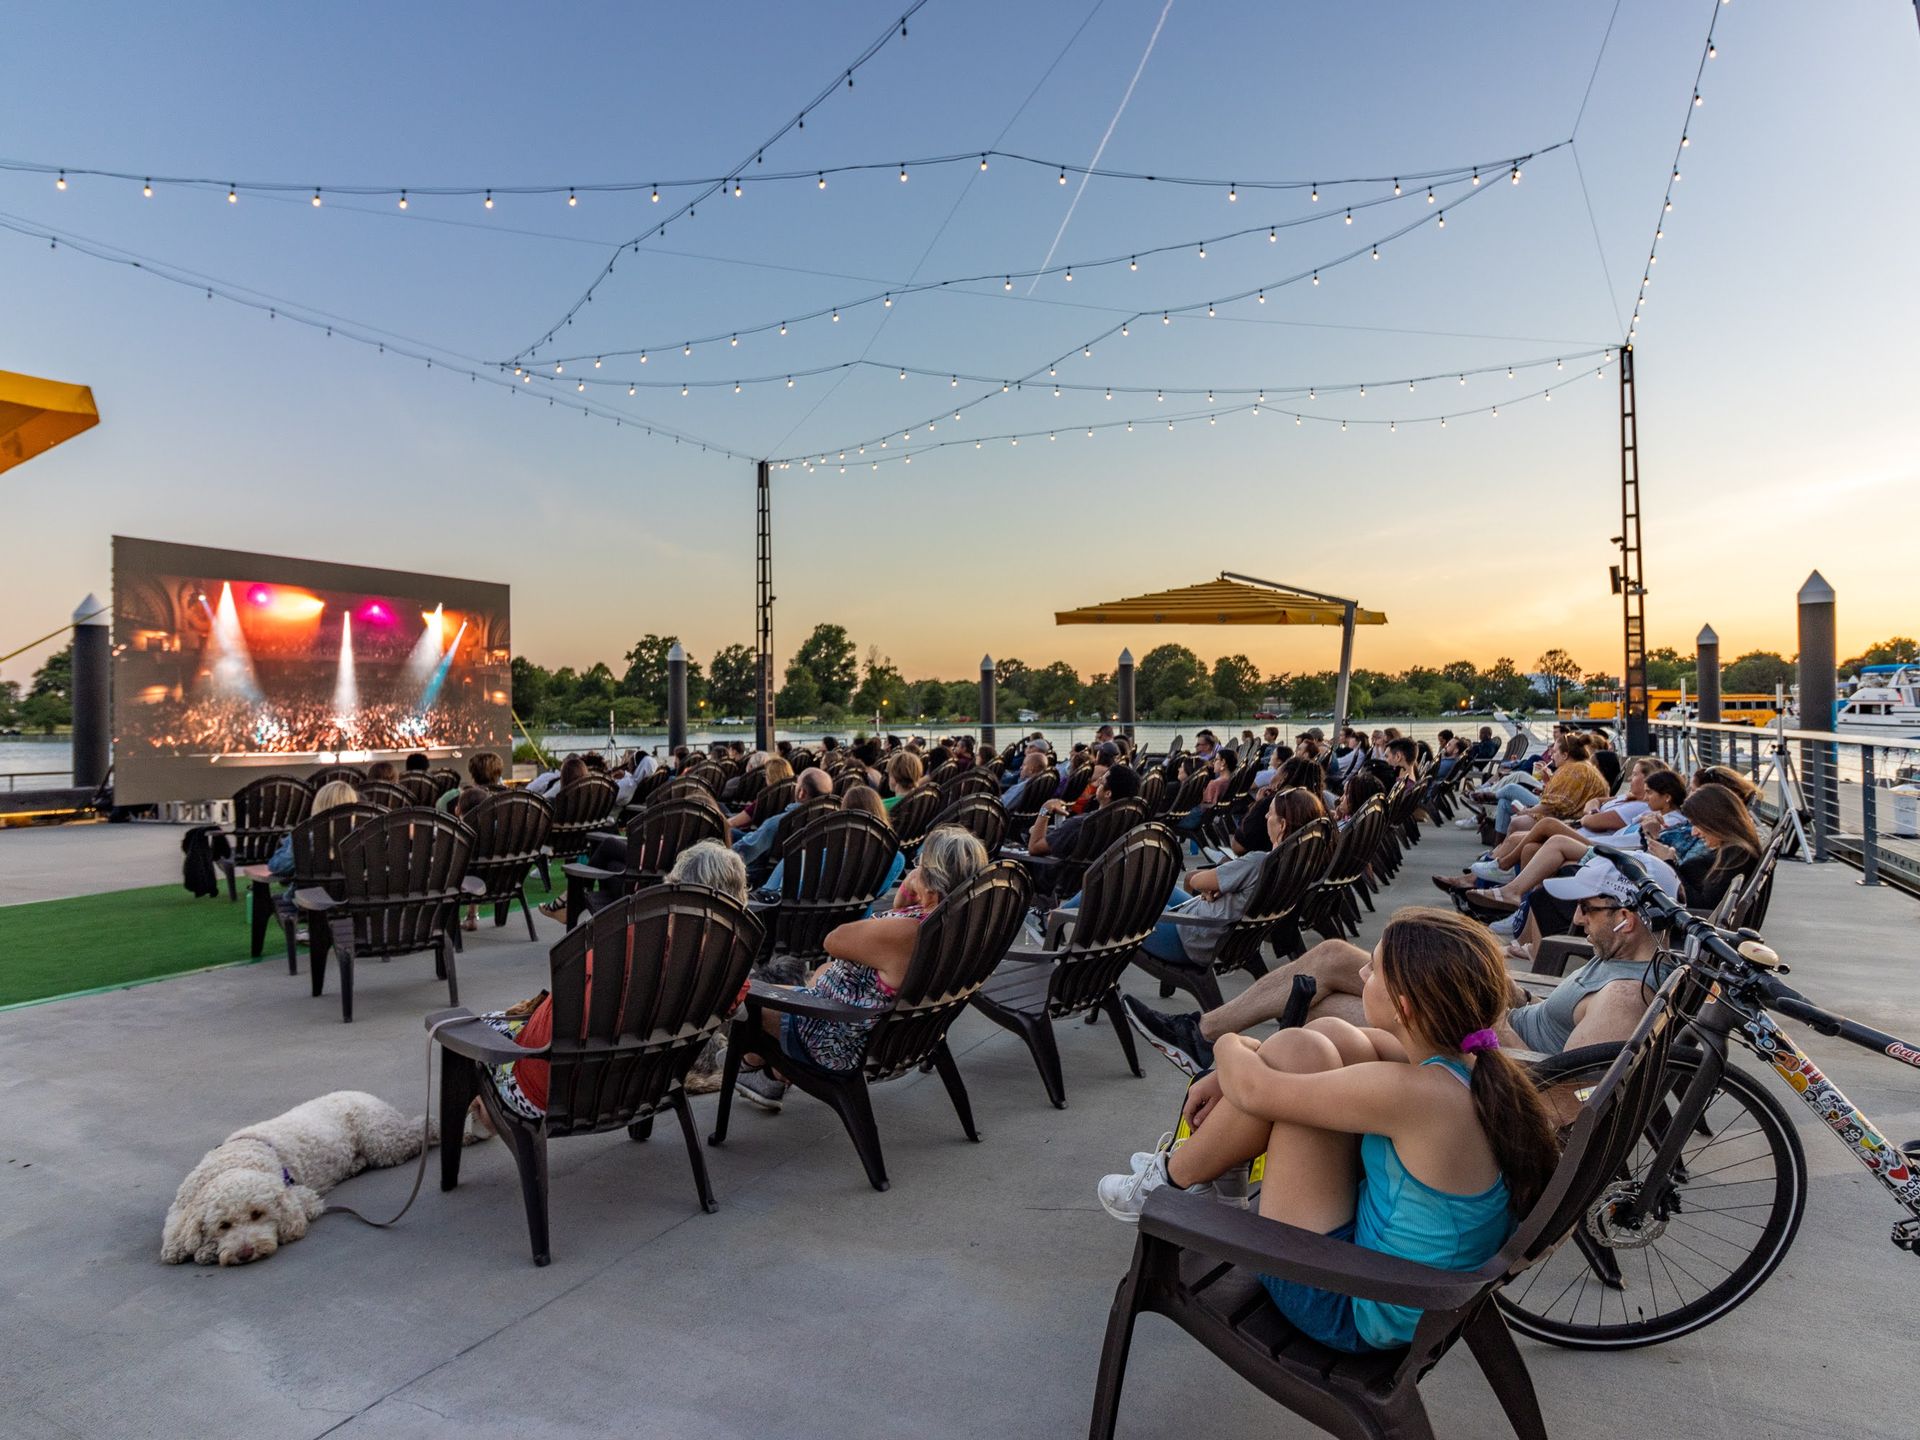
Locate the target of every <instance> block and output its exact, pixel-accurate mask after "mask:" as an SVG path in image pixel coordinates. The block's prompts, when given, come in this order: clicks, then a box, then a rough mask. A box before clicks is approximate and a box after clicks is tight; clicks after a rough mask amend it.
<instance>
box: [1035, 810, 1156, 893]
mask: <svg viewBox="0 0 1920 1440" xmlns="http://www.w3.org/2000/svg"><path fill="white" fill-rule="evenodd" d="M1146 819H1147V809H1146V806H1144V805H1142V804H1141V803H1140V801H1139V799H1138V798H1137V797H1136V798H1134V799H1130V800H1114V801H1110V802H1109V803H1107V804H1105V805H1102V806H1101V807H1100V808H1099V809H1097V810H1090V811H1088V812H1087V819H1086V823H1085V824H1084V825H1082V826H1081V827H1080V833H1079V834H1078V835H1076V836H1075V837H1074V841H1073V853H1072V854H1071V855H1067V856H1063V857H1042V858H1043V860H1047V861H1049V862H1050V863H1048V864H1046V865H1044V866H1043V868H1042V870H1041V872H1040V873H1039V874H1038V875H1037V876H1036V877H1035V885H1036V888H1045V889H1046V890H1047V891H1048V892H1049V893H1050V894H1052V895H1053V896H1054V897H1055V898H1056V899H1059V900H1065V899H1067V898H1069V897H1070V896H1072V895H1073V893H1074V892H1075V891H1077V890H1078V889H1079V888H1080V882H1081V880H1082V878H1083V877H1084V876H1085V875H1086V873H1087V867H1088V866H1089V865H1091V864H1093V862H1094V861H1096V860H1098V859H1099V858H1100V856H1101V855H1102V854H1103V853H1104V852H1105V850H1106V848H1107V847H1108V846H1109V845H1111V844H1113V842H1114V841H1116V840H1118V839H1119V838H1120V837H1121V836H1122V835H1124V834H1126V833H1127V831H1129V830H1131V829H1132V828H1133V827H1134V826H1136V825H1144V824H1145V823H1146Z"/></svg>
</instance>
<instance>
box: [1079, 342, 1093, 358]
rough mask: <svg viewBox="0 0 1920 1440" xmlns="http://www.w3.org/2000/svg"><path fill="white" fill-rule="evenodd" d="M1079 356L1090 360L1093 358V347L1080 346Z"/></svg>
mask: <svg viewBox="0 0 1920 1440" xmlns="http://www.w3.org/2000/svg"><path fill="white" fill-rule="evenodd" d="M1080 356H1081V358H1082V359H1084V360H1091V359H1092V358H1093V347H1092V346H1091V345H1082V346H1081V347H1080Z"/></svg>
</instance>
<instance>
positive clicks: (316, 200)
mask: <svg viewBox="0 0 1920 1440" xmlns="http://www.w3.org/2000/svg"><path fill="white" fill-rule="evenodd" d="M313 208H314V209H316V210H318V209H319V208H320V188H319V187H318V186H315V187H314V191H313Z"/></svg>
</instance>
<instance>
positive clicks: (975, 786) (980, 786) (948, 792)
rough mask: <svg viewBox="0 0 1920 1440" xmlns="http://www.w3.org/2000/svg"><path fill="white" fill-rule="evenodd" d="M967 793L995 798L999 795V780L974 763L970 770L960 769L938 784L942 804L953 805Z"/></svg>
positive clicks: (967, 794)
mask: <svg viewBox="0 0 1920 1440" xmlns="http://www.w3.org/2000/svg"><path fill="white" fill-rule="evenodd" d="M969 795H992V796H994V797H995V798H996V799H997V798H998V797H999V795H1000V785H999V782H998V781H996V780H995V779H994V778H993V776H991V775H989V774H988V773H987V772H986V771H985V770H982V769H980V767H979V766H977V765H976V766H975V767H974V768H972V769H971V770H962V771H961V772H960V773H959V774H958V775H954V776H951V777H949V778H948V780H947V781H946V783H944V784H943V785H941V786H940V801H941V804H942V805H944V806H951V805H954V804H956V803H957V802H959V801H961V800H963V799H965V798H966V797H967V796H969Z"/></svg>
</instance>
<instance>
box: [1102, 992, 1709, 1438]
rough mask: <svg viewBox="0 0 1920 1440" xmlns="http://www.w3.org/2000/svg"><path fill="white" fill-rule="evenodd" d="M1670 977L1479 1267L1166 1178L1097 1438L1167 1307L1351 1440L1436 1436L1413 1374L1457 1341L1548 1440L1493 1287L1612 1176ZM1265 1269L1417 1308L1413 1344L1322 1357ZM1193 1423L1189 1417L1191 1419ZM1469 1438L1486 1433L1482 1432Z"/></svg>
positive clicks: (1124, 1306) (1106, 1385)
mask: <svg viewBox="0 0 1920 1440" xmlns="http://www.w3.org/2000/svg"><path fill="white" fill-rule="evenodd" d="M1672 993H1673V987H1672V984H1671V983H1670V984H1669V985H1667V986H1666V987H1664V988H1663V990H1662V993H1661V997H1660V998H1659V999H1657V1000H1655V1002H1654V1003H1653V1005H1652V1006H1651V1007H1650V1008H1649V1009H1648V1011H1647V1015H1646V1018H1645V1019H1644V1020H1642V1021H1641V1024H1640V1027H1639V1029H1638V1030H1637V1031H1636V1032H1635V1033H1634V1036H1633V1038H1632V1039H1631V1040H1630V1041H1629V1042H1628V1043H1627V1045H1626V1046H1625V1047H1624V1048H1623V1049H1622V1050H1621V1052H1620V1056H1619V1058H1618V1059H1617V1060H1616V1061H1615V1062H1614V1064H1613V1067H1612V1068H1611V1069H1610V1070H1609V1071H1608V1072H1607V1074H1606V1076H1605V1078H1604V1079H1602V1080H1601V1082H1600V1083H1599V1085H1597V1086H1596V1087H1594V1090H1593V1092H1592V1094H1591V1095H1590V1096H1589V1098H1588V1099H1587V1101H1586V1103H1585V1105H1584V1106H1583V1107H1582V1108H1581V1112H1580V1116H1579V1118H1578V1119H1577V1120H1576V1122H1575V1123H1574V1126H1573V1130H1572V1133H1571V1134H1570V1135H1569V1137H1568V1139H1567V1143H1566V1148H1565V1149H1564V1150H1563V1151H1562V1153H1561V1157H1560V1162H1559V1164H1558V1166H1557V1167H1556V1168H1555V1170H1554V1172H1553V1177H1552V1179H1551V1180H1550V1181H1549V1182H1548V1184H1547V1188H1546V1191H1545V1193H1543V1194H1542V1195H1541V1197H1540V1199H1539V1200H1538V1201H1537V1202H1536V1203H1535V1204H1534V1205H1533V1206H1532V1207H1531V1208H1530V1209H1529V1210H1528V1211H1527V1213H1526V1215H1525V1216H1523V1217H1522V1218H1521V1220H1520V1223H1519V1226H1518V1228H1517V1229H1516V1230H1515V1231H1514V1233H1513V1236H1512V1238H1511V1239H1509V1240H1508V1241H1507V1243H1506V1245H1504V1246H1503V1247H1502V1248H1501V1250H1500V1252H1499V1254H1497V1255H1495V1256H1494V1257H1493V1258H1492V1259H1491V1260H1489V1261H1488V1262H1487V1263H1486V1264H1484V1265H1482V1266H1481V1267H1480V1268H1479V1269H1477V1270H1439V1269H1435V1268H1433V1267H1431V1266H1428V1265H1422V1264H1418V1263H1416V1262H1415V1261H1411V1260H1403V1259H1401V1258H1400V1257H1398V1256H1395V1255H1387V1254H1383V1253H1381V1252H1379V1251H1375V1250H1367V1249H1363V1248H1362V1247H1360V1246H1358V1245H1355V1244H1354V1243H1353V1242H1352V1241H1348V1240H1335V1239H1332V1238H1331V1237H1329V1236H1326V1235H1317V1234H1315V1233H1313V1232H1312V1231H1310V1230H1301V1229H1298V1228H1296V1227H1294V1226H1291V1225H1285V1224H1282V1223H1281V1222H1279V1221H1277V1220H1267V1219H1264V1218H1262V1217H1261V1216H1259V1215H1257V1214H1252V1213H1249V1212H1246V1211H1241V1210H1235V1209H1231V1208H1229V1207H1228V1206H1225V1205H1222V1204H1220V1203H1219V1202H1218V1201H1217V1200H1215V1199H1214V1198H1213V1197H1212V1196H1210V1195H1207V1196H1201V1195H1190V1194H1188V1193H1186V1192H1185V1191H1182V1190H1175V1189H1173V1187H1171V1186H1163V1187H1162V1188H1161V1189H1159V1190H1157V1191H1155V1192H1154V1193H1153V1194H1152V1195H1150V1196H1148V1197H1147V1204H1146V1208H1145V1209H1144V1210H1143V1211H1142V1213H1141V1216H1140V1233H1139V1238H1138V1240H1137V1241H1136V1242H1135V1245H1134V1251H1133V1267H1132V1269H1131V1270H1130V1271H1129V1272H1128V1274H1127V1276H1126V1278H1125V1279H1124V1280H1122V1281H1121V1282H1120V1286H1119V1289H1118V1291H1117V1292H1116V1293H1115V1295H1114V1299H1113V1308H1112V1310H1111V1311H1110V1312H1109V1314H1108V1318H1107V1335H1106V1342H1105V1344H1104V1346H1103V1347H1102V1350H1101V1354H1100V1369H1099V1377H1098V1381H1097V1383H1096V1387H1095V1391H1094V1401H1093V1421H1092V1424H1091V1426H1090V1427H1089V1429H1088V1434H1089V1436H1090V1437H1091V1440H1112V1436H1113V1432H1114V1422H1115V1419H1116V1418H1117V1416H1118V1413H1119V1407H1120V1390H1121V1385H1122V1384H1123V1382H1124V1381H1125V1379H1126V1367H1127V1351H1128V1348H1129V1346H1130V1344H1131V1342H1132V1338H1133V1325H1134V1321H1135V1319H1136V1318H1137V1317H1138V1316H1139V1315H1140V1314H1141V1313H1142V1312H1143V1311H1150V1312H1155V1313H1158V1314H1161V1315H1165V1316H1166V1317H1167V1318H1168V1319H1170V1320H1172V1321H1173V1322H1174V1323H1175V1324H1176V1325H1178V1326H1179V1327H1180V1328H1181V1329H1183V1330H1185V1331H1186V1332H1187V1333H1188V1334H1189V1335H1191V1336H1193V1338H1194V1339H1196V1340H1198V1341H1199V1342H1200V1343H1201V1344H1202V1345H1203V1346H1205V1347H1206V1348H1207V1349H1208V1350H1210V1351H1212V1352H1213V1354H1215V1355H1217V1356H1218V1357H1219V1358H1220V1359H1222V1360H1224V1361H1226V1363H1227V1364H1228V1365H1231V1366H1232V1367H1233V1368H1234V1369H1235V1370H1236V1371H1238V1372H1239V1374H1240V1375H1241V1376H1242V1377H1243V1378H1245V1379H1246V1380H1248V1381H1250V1382H1251V1383H1253V1384H1254V1385H1256V1386H1258V1387H1259V1388H1260V1389H1261V1390H1262V1391H1264V1392H1265V1393H1266V1394H1267V1395H1268V1396H1270V1397H1271V1398H1272V1399H1274V1400H1277V1401H1278V1402H1279V1403H1280V1404H1282V1405H1284V1406H1285V1407H1286V1408H1287V1409H1289V1410H1291V1411H1293V1412H1294V1413H1295V1414H1297V1415H1299V1416H1301V1417H1302V1418H1304V1419H1305V1420H1307V1421H1308V1422H1309V1423H1311V1424H1313V1425H1315V1426H1318V1427H1319V1428H1320V1429H1322V1430H1324V1431H1327V1432H1328V1433H1329V1434H1333V1435H1338V1436H1342V1437H1347V1440H1401V1437H1405V1440H1431V1437H1432V1435H1433V1426H1432V1423H1431V1422H1430V1421H1429V1419H1428V1417H1427V1410H1426V1406H1425V1404H1424V1403H1423V1402H1422V1401H1421V1399H1420V1391H1419V1383H1420V1381H1421V1379H1422V1378H1423V1377H1424V1376H1425V1375H1426V1374H1427V1372H1428V1371H1429V1370H1431V1369H1432V1368H1433V1367H1434V1365H1435V1364H1436V1363H1437V1362H1438V1361H1439V1360H1440V1358H1441V1357H1442V1356H1444V1355H1445V1354H1446V1353H1447V1351H1449V1350H1450V1349H1452V1348H1453V1346H1454V1344H1455V1343H1456V1342H1458V1341H1461V1340H1464V1341H1466V1343H1467V1348H1468V1349H1469V1350H1471V1351H1472V1353H1473V1357H1474V1359H1475V1360H1477V1361H1478V1362H1479V1363H1480V1369H1481V1371H1482V1372H1483V1373H1484V1374H1485V1375H1486V1377H1487V1381H1488V1383H1489V1384H1490V1385H1491V1386H1492V1387H1493V1392H1494V1396H1495V1398H1496V1399H1498V1400H1499V1402H1500V1406H1501V1409H1502V1410H1504V1411H1505V1412H1506V1416H1507V1420H1508V1423H1509V1424H1511V1425H1512V1427H1513V1429H1514V1432H1515V1433H1516V1434H1517V1435H1519V1436H1520V1437H1521V1440H1546V1436H1547V1428H1546V1423H1545V1421H1544V1420H1543V1419H1542V1417H1541V1414H1540V1404H1539V1400H1538V1399H1537V1397H1536V1396H1535V1394H1534V1389H1533V1381H1532V1379H1531V1378H1530V1377H1529V1376H1528V1374H1527V1367H1526V1362H1525V1361H1524V1360H1523V1359H1522V1358H1521V1355H1520V1351H1519V1350H1518V1348H1517V1347H1516V1346H1515V1345H1514V1343H1513V1336H1512V1335H1511V1334H1510V1333H1509V1332H1508V1330H1507V1325H1506V1321H1505V1320H1504V1319H1503V1318H1502V1317H1501V1314H1500V1311H1499V1308H1498V1307H1497V1306H1496V1305H1495V1304H1494V1298H1493V1297H1494V1293H1495V1292H1496V1291H1497V1290H1498V1289H1499V1288H1500V1287H1501V1286H1503V1285H1505V1284H1506V1283H1507V1282H1508V1281H1509V1280H1511V1279H1512V1278H1513V1277H1514V1276H1516V1275H1518V1274H1520V1273H1521V1272H1522V1271H1524V1270H1526V1269H1527V1267H1529V1266H1530V1265H1532V1264H1533V1263H1534V1262H1535V1261H1537V1260H1539V1259H1540V1258H1542V1257H1543V1256H1544V1255H1546V1253H1547V1252H1548V1251H1550V1250H1552V1249H1553V1248H1554V1247H1555V1246H1556V1245H1558V1244H1559V1243H1560V1242H1561V1241H1562V1239H1564V1238H1565V1236H1566V1235H1567V1233H1568V1232H1569V1231H1570V1230H1572V1229H1573V1227H1574V1226H1575V1225H1576V1224H1579V1223H1582V1222H1584V1220H1585V1216H1586V1211H1587V1208H1588V1207H1589V1206H1590V1205H1591V1204H1592V1203H1593V1201H1594V1198H1595V1197H1596V1196H1597V1195H1598V1194H1599V1193H1600V1191H1601V1189H1602V1187H1603V1186H1605V1185H1606V1184H1608V1183H1609V1182H1610V1181H1611V1180H1612V1179H1613V1178H1614V1177H1615V1175H1616V1174H1617V1173H1618V1172H1619V1169H1620V1166H1621V1165H1622V1164H1623V1163H1624V1162H1625V1160H1626V1158H1627V1155H1628V1153H1629V1151H1630V1150H1631V1149H1632V1147H1633V1145H1634V1143H1635V1142H1636V1141H1637V1140H1638V1139H1639V1137H1640V1135H1641V1133H1642V1130H1643V1128H1644V1126H1645V1125H1646V1123H1647V1121H1648V1119H1649V1117H1650V1116H1651V1115H1652V1113H1653V1110H1654V1106H1655V1104H1656V1102H1657V1101H1658V1099H1659V1096H1660V1090H1661V1078H1662V1071H1663V1069H1664V1067H1665V1057H1666V1051H1667V1048H1668V1046H1669V1044H1670V1043H1671V1040H1672V1035H1673V1032H1674V1030H1675V1029H1677V1028H1678V1027H1676V1026H1673V1025H1669V1024H1668V1023H1667V1021H1668V1008H1667V1007H1668V1003H1669V997H1671V995H1672ZM1261 1275H1273V1276H1277V1277H1280V1278H1282V1279H1287V1280H1292V1281H1295V1282H1298V1283H1300V1284H1305V1285H1313V1286H1317V1287H1319V1288H1320V1289H1323V1290H1332V1291H1334V1292H1336V1293H1339V1294H1344V1295H1352V1296H1354V1297H1356V1298H1360V1299H1367V1300H1376V1301H1380V1302H1383V1303H1386V1304H1391V1305H1406V1306H1411V1307H1414V1308H1416V1309H1419V1310H1421V1311H1422V1312H1424V1313H1423V1314H1422V1315H1421V1317H1420V1322H1419V1326H1418V1328H1417V1329H1416V1330H1415V1331H1414V1336H1413V1343H1412V1344H1410V1345H1407V1346H1403V1347H1401V1348H1399V1349H1394V1350H1380V1351H1372V1352H1369V1353H1366V1354H1361V1355H1351V1354H1346V1353H1344V1352H1341V1351H1337V1350H1330V1349H1328V1348H1326V1347H1325V1346H1323V1345H1320V1344H1317V1343H1316V1342H1314V1341H1312V1340H1310V1339H1308V1338H1307V1337H1306V1336H1304V1335H1302V1334H1301V1333H1300V1332H1299V1331H1297V1330H1295V1329H1294V1328H1293V1326H1292V1325H1290V1324H1288V1323H1287V1321H1286V1320H1285V1319H1284V1318H1282V1316H1281V1314H1280V1312H1279V1311H1278V1310H1277V1309H1275V1308H1274V1306H1273V1304H1272V1303H1271V1301H1269V1300H1268V1298H1267V1295H1266V1292H1265V1290H1264V1288H1263V1287H1262V1286H1261V1284H1260V1280H1259V1277H1260V1276H1261ZM1186 1418H1187V1421H1188V1422H1189V1428H1191V1422H1192V1421H1193V1419H1194V1417H1192V1416H1188V1417H1186ZM1475 1433H1477V1434H1482V1435H1484V1434H1486V1433H1487V1432H1486V1431H1485V1430H1477V1431H1476V1432H1475Z"/></svg>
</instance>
